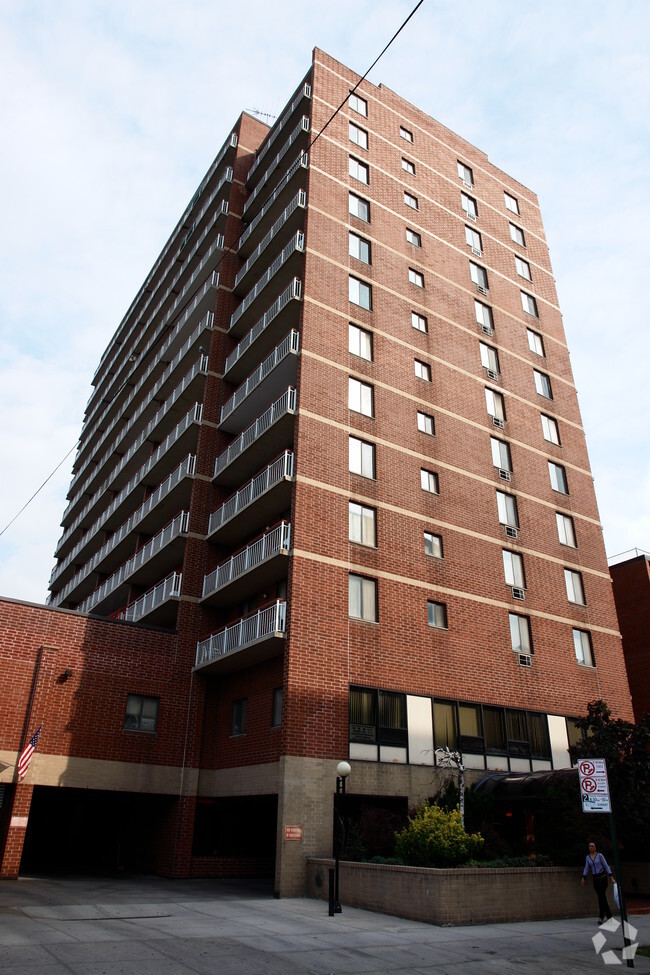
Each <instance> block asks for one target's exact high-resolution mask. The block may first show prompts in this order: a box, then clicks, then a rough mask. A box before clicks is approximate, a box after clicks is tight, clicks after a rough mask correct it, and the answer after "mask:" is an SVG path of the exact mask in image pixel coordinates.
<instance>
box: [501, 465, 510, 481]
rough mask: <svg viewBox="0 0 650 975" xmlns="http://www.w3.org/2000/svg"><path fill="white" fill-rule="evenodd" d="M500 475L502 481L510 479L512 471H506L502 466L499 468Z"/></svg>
mask: <svg viewBox="0 0 650 975" xmlns="http://www.w3.org/2000/svg"><path fill="white" fill-rule="evenodd" d="M499 477H500V478H501V480H502V481H509V480H510V471H504V470H503V468H502V467H500V468H499Z"/></svg>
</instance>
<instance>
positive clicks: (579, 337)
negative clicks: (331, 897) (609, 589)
mask: <svg viewBox="0 0 650 975" xmlns="http://www.w3.org/2000/svg"><path fill="white" fill-rule="evenodd" d="M415 2H416V0H407V2H403V0H393V2H391V3H388V2H384V0H356V2H355V4H354V5H351V4H350V3H349V0H345V2H344V0H328V2H327V3H322V2H318V0H315V2H312V3H305V2H304V0H302V2H300V3H299V2H297V0H283V2H282V3H281V4H270V3H268V2H265V3H261V2H260V0H247V3H246V4H232V3H231V4H226V3H224V2H223V0H184V2H183V3H182V4H179V3H170V2H168V0H155V2H154V0H110V2H100V0H76V2H73V0H0V123H1V124H0V185H1V186H2V196H3V200H2V213H1V218H0V457H1V458H2V461H1V464H2V472H1V475H0V532H2V534H1V535H0V595H3V596H9V597H13V598H17V599H24V600H29V601H33V602H43V601H44V600H45V598H46V596H47V583H48V579H49V576H50V572H51V569H52V566H53V565H54V554H53V553H54V549H55V547H56V543H57V540H58V538H59V536H60V534H61V528H60V519H61V515H62V513H63V509H64V507H65V505H66V501H65V495H66V492H67V487H68V484H69V481H70V472H71V468H72V462H73V458H74V448H75V447H76V442H77V438H78V436H79V433H80V430H81V423H82V419H83V413H84V408H85V405H86V402H87V400H88V397H89V396H90V392H91V385H90V383H91V379H92V375H93V373H94V371H95V368H96V367H97V365H98V362H99V359H100V356H101V354H102V352H103V350H104V348H105V347H106V345H107V344H108V342H109V340H110V338H111V336H112V334H113V332H114V331H115V329H116V328H117V326H118V325H119V323H120V321H121V319H122V317H123V315H124V313H125V312H126V310H127V308H128V307H129V305H130V303H131V300H132V299H133V297H134V296H135V294H136V292H137V290H138V289H139V287H140V285H141V283H142V281H143V280H144V278H145V276H146V274H147V273H148V271H149V269H150V268H151V266H152V265H153V264H154V262H155V260H156V258H157V256H158V254H159V253H160V251H161V249H162V247H163V245H164V244H165V242H166V240H167V238H168V237H169V234H170V233H171V231H172V230H173V228H174V226H175V224H176V222H177V220H178V219H179V217H180V215H181V213H182V212H183V210H184V208H185V206H186V205H187V203H188V202H189V200H190V198H191V197H192V195H193V194H194V191H195V190H196V188H197V186H198V184H199V182H200V181H201V179H202V177H203V175H204V174H205V172H206V171H207V169H208V168H209V166H210V164H211V162H212V160H213V158H214V156H215V155H216V153H217V151H218V150H219V148H220V147H221V145H222V144H223V142H224V140H225V138H226V137H227V135H228V133H229V131H230V129H231V127H232V125H233V124H234V122H235V121H236V119H237V118H238V116H239V114H240V112H241V111H242V110H244V109H245V110H248V111H251V112H253V111H259V112H263V113H265V114H266V115H269V116H275V115H277V114H278V113H279V112H280V111H281V110H282V108H283V107H284V105H285V104H286V102H287V100H288V99H289V98H290V96H291V95H292V94H293V92H294V90H295V88H296V87H297V85H298V83H299V81H300V79H301V78H302V76H303V75H304V74H305V72H306V71H307V70H308V68H309V65H310V63H311V52H312V49H313V47H314V46H318V47H320V48H322V49H323V50H325V51H327V53H328V54H331V55H332V56H333V57H335V58H337V59H338V60H339V61H341V62H343V63H344V64H346V65H348V66H349V67H350V68H352V69H353V70H355V71H357V72H358V73H359V74H363V73H364V72H365V71H366V70H367V69H368V67H369V66H370V65H371V64H372V62H373V61H374V60H375V58H376V57H377V55H378V54H379V53H380V52H381V50H382V49H383V48H384V46H385V45H386V44H387V42H388V41H389V40H390V38H391V37H392V36H393V34H394V33H395V31H396V30H397V29H398V27H399V26H400V24H401V23H402V22H403V21H404V20H405V18H406V17H407V16H408V14H409V13H410V11H411V10H412V8H413V7H414V6H415ZM280 11H281V13H279V12H280ZM649 38H650V3H649V2H648V0H609V2H605V0H590V2H584V0H571V2H570V3H567V2H566V0H544V2H538V3H528V4H522V3H521V0H463V2H462V3H460V2H458V0H424V3H423V4H422V6H421V7H420V8H419V10H418V11H417V13H416V14H415V16H414V17H413V18H412V20H411V21H410V22H409V24H408V25H407V26H406V28H405V29H404V30H403V31H402V33H401V34H400V35H399V37H398V38H397V39H396V41H395V42H394V43H393V44H392V46H391V47H390V48H389V50H388V51H387V52H386V54H385V55H384V56H383V57H382V59H381V60H380V61H379V63H378V65H377V66H376V67H375V68H374V69H373V71H372V72H371V74H370V75H369V80H370V81H372V82H373V83H374V84H376V85H379V84H385V85H386V86H388V87H389V88H391V89H393V90H394V91H396V92H397V93H398V94H400V95H401V96H403V97H404V98H406V99H407V100H409V101H410V102H412V103H413V104H415V105H417V106H418V107H419V108H421V109H423V110H424V111H425V112H427V113H428V114H429V115H431V116H433V117H434V118H436V119H438V120H439V121H440V122H442V123H443V124H444V125H446V126H448V127H449V128H451V129H452V130H454V131H455V132H458V133H459V134H460V135H461V136H463V138H465V139H467V140H468V141H469V142H471V143H473V144H474V145H476V146H478V147H479V148H480V149H482V150H483V151H485V152H486V153H487V154H488V156H489V158H490V160H491V162H492V163H494V164H495V165H496V166H498V167H499V168H501V169H503V170H504V171H505V172H507V173H509V174H510V175H511V176H513V177H514V178H515V179H518V180H519V181H520V182H522V183H524V184H525V185H526V186H528V187H530V188H531V189H532V190H533V191H534V192H536V193H537V195H538V197H539V200H540V205H541V209H542V216H543V219H544V226H545V230H546V236H547V240H548V243H549V247H550V253H551V261H552V265H553V272H554V275H555V278H556V284H557V291H558V296H559V302H560V307H561V309H562V312H563V317H564V327H565V331H566V335H567V342H568V345H569V348H570V350H571V361H572V367H573V373H574V379H575V383H576V387H577V390H578V400H579V404H580V408H581V413H582V418H583V424H584V427H585V432H586V437H587V445H588V448H589V456H590V460H591V467H592V472H593V475H594V479H595V489H596V497H597V500H598V506H599V511H600V517H601V521H602V524H603V532H604V541H605V549H606V552H607V555H608V556H609V557H612V556H615V555H617V554H619V553H621V552H625V551H627V550H630V549H633V548H639V549H643V550H646V551H648V550H650V384H649V382H648V371H649V367H650V302H649V301H648V298H647V295H645V292H644V291H643V287H644V286H645V285H646V284H647V281H648V263H649V262H648V251H647V250H646V247H645V244H644V240H645V237H646V236H647V235H648V234H649V230H650V202H649V201H650V41H649ZM70 451H72V452H71V453H70V455H69V456H68V457H67V459H66V460H65V461H64V458H66V455H68V453H69V452H70ZM62 461H63V463H61V462H62ZM58 465H60V466H58ZM57 466H58V470H57V471H56V473H54V474H52V472H53V471H54V470H55V468H57ZM50 475H52V476H51V477H50ZM48 477H49V480H48V481H47V484H46V486H45V487H44V488H43V489H42V490H41V491H40V492H39V493H38V494H37V496H36V498H35V499H34V500H33V501H32V502H31V503H30V504H29V505H28V506H27V508H26V509H25V510H24V511H23V513H22V514H21V515H20V516H19V517H18V518H17V519H16V520H15V521H14V522H13V524H11V525H10V527H8V528H6V530H4V531H3V529H5V526H6V525H8V524H9V522H10V521H11V520H12V519H13V518H14V517H15V515H16V514H17V513H18V512H19V511H20V509H21V508H22V507H23V505H25V503H26V502H27V501H28V500H29V499H30V498H31V496H32V495H33V494H34V493H35V492H36V491H37V490H38V488H39V487H40V485H41V484H42V483H43V482H44V481H45V480H46V478H48Z"/></svg>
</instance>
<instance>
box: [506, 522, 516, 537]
mask: <svg viewBox="0 0 650 975" xmlns="http://www.w3.org/2000/svg"><path fill="white" fill-rule="evenodd" d="M505 528H506V535H507V536H508V538H516V537H517V529H516V528H513V527H512V525H506V526H505Z"/></svg>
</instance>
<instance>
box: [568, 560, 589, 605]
mask: <svg viewBox="0 0 650 975" xmlns="http://www.w3.org/2000/svg"><path fill="white" fill-rule="evenodd" d="M564 584H565V586H566V598H567V599H568V600H569V602H570V603H577V604H578V606H586V604H587V600H586V599H585V588H584V586H583V584H582V575H581V573H580V572H574V571H573V569H565V570H564Z"/></svg>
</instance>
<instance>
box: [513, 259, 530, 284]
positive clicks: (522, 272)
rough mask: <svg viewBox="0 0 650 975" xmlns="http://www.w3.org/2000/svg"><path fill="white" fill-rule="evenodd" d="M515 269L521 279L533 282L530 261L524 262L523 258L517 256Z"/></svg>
mask: <svg viewBox="0 0 650 975" xmlns="http://www.w3.org/2000/svg"><path fill="white" fill-rule="evenodd" d="M515 267H516V268H517V274H518V275H519V277H520V278H526V280H527V281H532V280H533V279H532V277H531V275H530V264H529V263H528V261H524V260H523V259H522V258H521V257H517V256H515Z"/></svg>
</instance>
